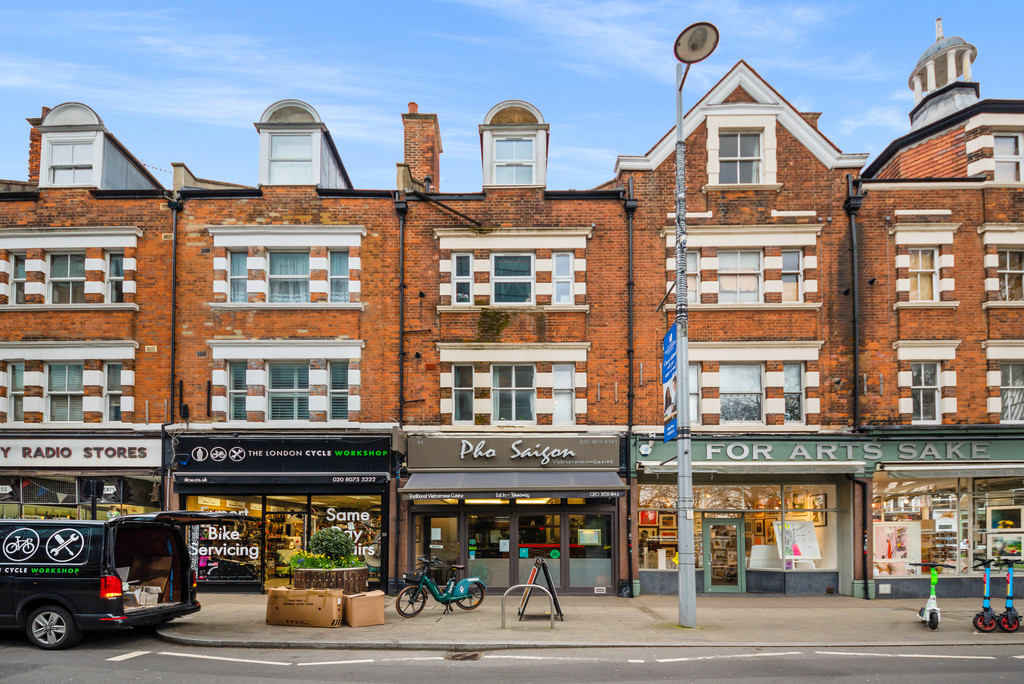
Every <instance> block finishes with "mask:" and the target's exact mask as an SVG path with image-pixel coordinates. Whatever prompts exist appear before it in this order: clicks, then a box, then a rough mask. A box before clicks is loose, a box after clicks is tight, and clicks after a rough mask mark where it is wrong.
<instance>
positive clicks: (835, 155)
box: [615, 60, 868, 175]
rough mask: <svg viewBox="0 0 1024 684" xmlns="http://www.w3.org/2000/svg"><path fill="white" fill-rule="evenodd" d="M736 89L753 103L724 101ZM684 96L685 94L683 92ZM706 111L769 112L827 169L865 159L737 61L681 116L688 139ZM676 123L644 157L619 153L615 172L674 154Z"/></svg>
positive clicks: (855, 166)
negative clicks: (839, 143)
mask: <svg viewBox="0 0 1024 684" xmlns="http://www.w3.org/2000/svg"><path fill="white" fill-rule="evenodd" d="M737 88H742V89H743V90H744V91H745V92H746V93H747V94H749V95H750V97H751V98H753V100H754V101H753V102H727V101H726V100H727V99H728V97H729V96H730V95H732V94H733V93H734V92H735V91H736V89H737ZM684 95H685V93H684ZM709 114H768V115H772V116H775V117H776V119H777V120H778V122H779V125H781V126H782V127H783V128H785V129H786V130H787V131H789V132H790V134H791V135H792V136H793V137H794V138H796V140H797V142H799V143H800V144H801V145H803V146H804V147H805V148H807V150H808V151H809V152H810V153H811V154H813V155H814V156H815V157H816V158H817V159H818V160H819V161H820V162H821V163H822V164H824V165H825V166H826V167H828V168H830V169H834V168H852V169H859V168H860V167H861V166H863V165H864V162H866V161H867V158H868V155H867V154H866V153H865V154H843V153H842V152H841V151H840V150H839V148H838V147H836V145H835V144H834V143H833V142H832V141H831V140H829V139H828V138H827V137H825V135H824V134H823V133H822V132H821V131H819V130H818V129H817V128H815V127H814V126H812V125H811V124H810V123H808V121H807V120H806V119H805V118H804V117H803V116H801V114H800V112H798V111H797V109H796V108H795V107H794V106H793V105H791V104H790V103H789V102H787V101H786V98H784V97H783V96H782V95H780V94H779V92H778V91H776V90H775V89H774V88H773V87H772V86H771V85H770V84H769V83H768V82H767V81H765V80H764V79H763V78H761V76H760V74H758V73H757V72H756V71H754V69H753V68H751V66H750V65H749V64H747V63H746V62H744V61H743V60H740V61H739V62H737V63H736V65H735V66H734V67H733V68H732V69H730V70H729V72H728V73H727V74H726V75H725V76H723V77H722V80H720V81H719V82H718V83H717V84H715V86H714V87H713V88H711V90H709V91H708V92H707V93H706V94H705V95H704V97H702V98H701V99H700V100H699V101H698V102H697V104H696V105H694V106H693V108H692V109H690V111H688V112H687V113H686V115H685V116H684V117H683V136H684V138H688V137H689V136H690V135H692V134H693V132H694V131H695V130H696V129H697V127H698V126H700V124H701V123H703V121H704V119H705V118H707V116H708V115H709ZM675 141H676V136H675V126H673V127H672V128H671V129H670V130H669V131H668V133H666V134H665V136H664V137H663V138H662V139H661V140H660V141H658V144H656V145H655V146H654V147H653V148H651V150H650V151H649V152H648V153H647V154H645V155H643V156H627V155H620V156H619V157H618V159H617V160H616V162H615V173H616V175H618V174H619V173H620V172H622V171H649V170H653V169H655V168H657V167H658V166H660V165H661V164H662V163H664V162H665V160H666V159H668V158H669V157H670V156H672V155H674V154H675V144H676V143H675Z"/></svg>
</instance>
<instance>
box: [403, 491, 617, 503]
mask: <svg viewBox="0 0 1024 684" xmlns="http://www.w3.org/2000/svg"><path fill="white" fill-rule="evenodd" d="M625 495H626V492H625V490H621V489H588V490H572V491H557V492H555V491H551V492H548V491H528V490H522V489H517V490H509V489H501V490H488V491H485V492H465V491H458V492H404V491H403V492H402V497H403V498H405V499H409V500H411V501H441V500H444V499H457V500H460V501H461V500H463V499H577V498H578V499H621V498H622V497H624V496H625Z"/></svg>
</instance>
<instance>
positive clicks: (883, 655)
mask: <svg viewBox="0 0 1024 684" xmlns="http://www.w3.org/2000/svg"><path fill="white" fill-rule="evenodd" d="M815 653H817V654H819V655H848V656H875V657H878V658H953V659H954V660H996V657H995V656H970V655H932V654H927V653H850V652H848V651H815ZM1014 657H1015V658H1019V657H1021V656H1014Z"/></svg>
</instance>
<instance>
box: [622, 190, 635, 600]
mask: <svg viewBox="0 0 1024 684" xmlns="http://www.w3.org/2000/svg"><path fill="white" fill-rule="evenodd" d="M628 187H629V191H628V193H627V195H626V201H625V202H624V203H623V209H625V211H626V221H627V223H628V226H629V230H628V233H627V239H628V244H629V246H628V249H627V254H628V256H627V259H628V261H629V264H628V271H627V272H628V276H627V278H626V312H627V313H626V318H627V330H628V332H627V342H626V358H627V359H628V363H629V391H628V392H627V394H626V405H627V409H626V411H627V418H626V444H627V446H628V451H627V454H626V562H627V566H628V568H629V570H628V573H629V589H628V591H627V595H628V596H629V597H630V598H634V594H633V402H634V394H633V354H634V349H633V337H634V334H633V332H634V331H633V295H634V287H635V283H634V282H633V214H635V213H636V207H637V204H638V202H637V200H636V199H635V198H634V197H633V178H632V177H630V179H629V185H628Z"/></svg>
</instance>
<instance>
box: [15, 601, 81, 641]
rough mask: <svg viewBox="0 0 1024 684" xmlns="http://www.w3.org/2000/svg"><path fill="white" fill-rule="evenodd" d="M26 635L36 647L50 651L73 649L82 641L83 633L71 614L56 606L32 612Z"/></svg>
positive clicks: (26, 627) (26, 626)
mask: <svg viewBox="0 0 1024 684" xmlns="http://www.w3.org/2000/svg"><path fill="white" fill-rule="evenodd" d="M25 633H26V634H27V635H28V640H29V641H31V642H32V643H33V644H34V645H35V646H38V647H39V648H43V649H46V650H48V651H58V650H61V649H64V648H71V647H72V646H74V645H75V644H77V643H78V642H79V641H81V639H82V632H81V631H80V630H79V629H78V626H77V625H76V624H75V620H74V618H72V617H71V613H69V612H68V611H67V610H65V609H64V608H62V607H61V606H56V605H49V606H43V607H42V608H36V609H35V610H34V611H32V613H31V615H29V616H28V622H27V623H26V625H25Z"/></svg>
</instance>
